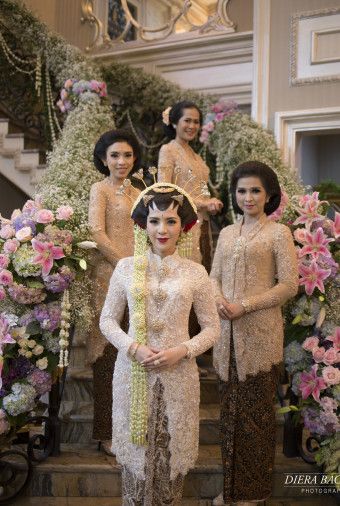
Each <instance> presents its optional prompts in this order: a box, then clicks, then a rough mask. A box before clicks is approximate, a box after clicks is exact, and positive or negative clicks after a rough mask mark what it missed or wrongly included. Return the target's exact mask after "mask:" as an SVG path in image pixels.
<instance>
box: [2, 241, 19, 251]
mask: <svg viewBox="0 0 340 506" xmlns="http://www.w3.org/2000/svg"><path fill="white" fill-rule="evenodd" d="M19 246H20V242H19V241H18V239H8V240H7V241H6V242H5V244H4V252H5V253H7V254H10V253H15V252H16V250H17V249H18V248H19Z"/></svg>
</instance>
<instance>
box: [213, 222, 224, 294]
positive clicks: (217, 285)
mask: <svg viewBox="0 0 340 506" xmlns="http://www.w3.org/2000/svg"><path fill="white" fill-rule="evenodd" d="M224 230H225V229H223V230H222V231H221V232H220V235H219V237H218V241H217V245H216V250H215V254H214V260H213V264H212V267H211V272H210V279H211V282H212V286H213V290H214V295H215V298H219V297H223V293H222V264H223V243H224Z"/></svg>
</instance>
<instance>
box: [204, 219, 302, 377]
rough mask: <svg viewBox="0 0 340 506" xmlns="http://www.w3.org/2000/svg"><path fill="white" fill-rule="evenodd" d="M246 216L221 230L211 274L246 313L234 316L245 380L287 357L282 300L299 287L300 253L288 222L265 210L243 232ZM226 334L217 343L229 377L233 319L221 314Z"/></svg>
mask: <svg viewBox="0 0 340 506" xmlns="http://www.w3.org/2000/svg"><path fill="white" fill-rule="evenodd" d="M241 225H242V220H241V221H240V222H238V223H236V224H234V225H230V226H228V227H225V228H224V229H223V230H222V231H221V233H220V236H219V239H218V242H217V247H216V252H215V257H214V262H213V266H212V270H211V274H210V278H211V280H212V282H213V285H214V290H215V296H216V298H217V300H218V298H219V297H221V296H223V297H225V298H226V299H227V300H228V301H229V302H239V303H241V304H242V305H243V306H244V308H245V311H246V314H245V315H243V316H242V317H241V318H239V319H236V320H234V321H233V323H232V325H233V340H234V348H235V356H236V364H237V372H238V377H239V380H240V381H244V380H245V379H246V377H247V375H255V374H257V373H258V372H260V371H264V372H267V371H270V370H271V367H272V365H274V364H278V363H279V362H281V361H282V357H283V320H282V314H281V306H282V305H283V304H284V302H286V300H287V299H289V298H291V297H293V296H294V295H295V294H296V293H297V289H298V271H297V254H296V251H295V247H294V242H293V238H292V234H291V232H290V230H289V228H288V227H286V226H285V225H281V224H279V223H274V222H272V221H270V220H268V218H267V217H266V216H265V215H263V216H262V218H260V219H259V221H258V222H257V223H256V225H255V226H254V227H253V228H252V229H251V230H249V231H248V233H247V234H246V235H244V236H241ZM221 327H222V334H221V339H220V340H219V341H218V343H217V344H216V345H215V347H214V366H215V368H216V370H217V372H218V374H219V376H220V378H221V379H222V380H223V381H228V377H229V361H230V335H231V323H230V321H229V320H221Z"/></svg>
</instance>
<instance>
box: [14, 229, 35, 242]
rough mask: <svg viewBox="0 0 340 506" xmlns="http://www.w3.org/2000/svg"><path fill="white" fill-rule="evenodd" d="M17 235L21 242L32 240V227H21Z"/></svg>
mask: <svg viewBox="0 0 340 506" xmlns="http://www.w3.org/2000/svg"><path fill="white" fill-rule="evenodd" d="M15 237H16V238H17V239H18V240H19V241H21V242H26V241H30V240H31V239H32V237H33V234H32V229H31V227H23V228H21V229H20V230H18V231H17V233H16V234H15Z"/></svg>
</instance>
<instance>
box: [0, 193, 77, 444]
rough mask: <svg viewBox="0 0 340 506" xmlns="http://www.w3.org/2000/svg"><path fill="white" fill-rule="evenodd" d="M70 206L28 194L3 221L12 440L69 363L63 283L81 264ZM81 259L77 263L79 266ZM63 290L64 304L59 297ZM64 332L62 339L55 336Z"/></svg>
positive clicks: (4, 370) (3, 359)
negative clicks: (45, 204) (51, 207)
mask: <svg viewBox="0 0 340 506" xmlns="http://www.w3.org/2000/svg"><path fill="white" fill-rule="evenodd" d="M72 215H73V209H72V208H71V207H70V206H68V205H64V206H60V207H59V208H58V209H57V210H56V212H52V211H51V210H49V209H46V208H43V206H42V202H41V200H40V198H39V197H36V199H35V200H34V201H33V200H28V201H27V202H26V204H25V205H24V207H23V209H22V210H19V209H17V210H15V211H14V212H13V213H12V216H11V218H10V219H5V218H2V217H1V227H0V301H1V308H2V309H3V311H2V312H1V314H0V387H1V388H0V416H1V423H0V435H1V436H3V437H2V439H4V437H7V439H11V437H12V436H13V435H14V434H15V432H16V430H17V429H18V428H19V427H20V426H21V425H22V423H23V422H24V420H25V419H26V417H27V414H28V413H29V412H30V411H31V410H33V409H34V408H35V407H36V405H37V402H38V399H39V397H40V396H41V395H42V394H44V393H46V392H48V391H49V390H50V389H51V385H52V381H53V379H54V376H55V369H56V367H57V365H58V354H59V353H60V360H59V364H60V366H65V365H67V354H68V352H67V346H68V340H67V338H68V332H69V327H70V305H69V300H68V289H69V288H70V286H71V285H72V283H73V281H74V280H75V277H76V275H77V272H78V271H79V270H81V269H84V268H86V264H85V265H84V259H82V258H81V257H80V256H78V255H77V254H75V251H76V246H77V244H76V242H75V240H74V237H73V234H72V232H71V231H70V229H69V224H70V223H71V222H72ZM80 264H81V265H80ZM61 297H62V299H63V300H62V303H61ZM61 337H62V338H63V342H61V340H60V338H61Z"/></svg>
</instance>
